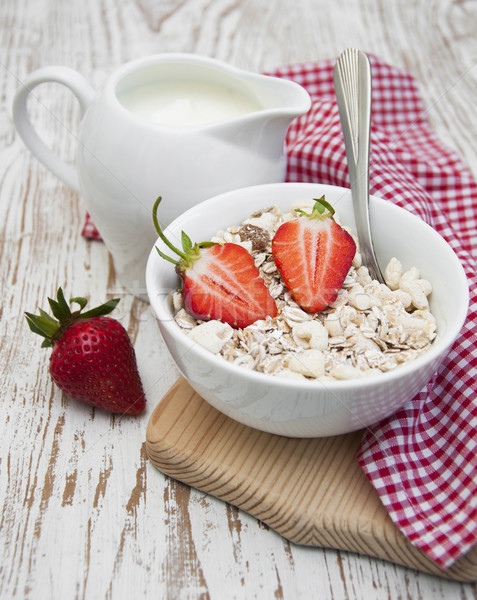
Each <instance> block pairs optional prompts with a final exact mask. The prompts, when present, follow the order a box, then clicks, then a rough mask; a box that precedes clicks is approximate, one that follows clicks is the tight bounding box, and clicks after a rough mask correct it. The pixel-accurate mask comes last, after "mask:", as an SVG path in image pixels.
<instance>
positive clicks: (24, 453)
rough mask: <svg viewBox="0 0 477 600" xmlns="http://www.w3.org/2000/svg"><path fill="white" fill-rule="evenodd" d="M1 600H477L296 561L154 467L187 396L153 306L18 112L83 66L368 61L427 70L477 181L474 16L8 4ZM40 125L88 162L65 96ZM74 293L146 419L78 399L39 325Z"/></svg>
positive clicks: (468, 12)
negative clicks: (126, 286) (114, 341)
mask: <svg viewBox="0 0 477 600" xmlns="http://www.w3.org/2000/svg"><path fill="white" fill-rule="evenodd" d="M0 27H1V29H0V36H1V49H2V52H1V69H0V82H1V102H2V107H1V112H0V136H1V145H0V156H1V160H0V186H1V188H0V211H1V212H0V232H1V233H0V242H1V260H2V263H1V278H2V312H1V321H0V328H1V329H0V336H1V353H2V356H1V360H0V373H1V384H2V385H1V403H2V404H1V406H2V414H3V418H2V419H1V426H0V447H1V467H0V469H1V471H0V494H1V500H0V502H1V507H2V515H1V525H0V526H1V530H0V565H1V566H0V597H1V598H2V600H3V599H10V598H32V599H35V600H37V599H62V600H63V599H69V598H86V599H92V598H113V599H122V598H125V599H126V598H128V599H129V598H131V597H134V598H142V597H144V598H167V599H169V598H170V599H176V598H180V599H182V598H191V599H195V598H212V599H214V600H215V599H220V600H221V599H224V598H225V599H228V598H237V599H247V600H248V599H251V598H260V599H262V598H264V599H268V598H275V599H276V598H290V599H295V598H304V599H312V598H320V599H323V598H334V599H341V598H350V599H366V600H371V599H373V598H389V599H397V598H412V599H419V598H425V599H431V598H432V600H439V599H441V600H444V599H446V600H449V599H451V598H460V599H462V600H468V599H470V598H475V597H476V596H477V586H476V585H471V584H466V585H461V584H458V583H450V582H447V581H445V580H442V579H439V578H436V577H432V576H428V575H424V574H422V573H419V572H415V571H412V570H408V569H404V568H401V567H397V566H394V565H392V564H387V563H384V562H381V561H378V560H373V559H369V558H367V557H363V556H357V555H352V554H347V553H344V552H338V551H334V550H327V549H326V550H322V549H310V548H303V547H298V546H294V545H291V544H289V543H288V542H286V541H285V540H283V539H282V538H281V537H279V536H278V535H277V534H276V533H275V532H273V531H271V530H269V529H268V528H266V527H265V526H263V525H261V524H260V523H259V522H257V521H256V520H255V519H253V518H252V517H250V516H248V515H246V514H243V513H241V512H239V511H238V510H236V509H234V508H232V507H230V506H227V505H226V504H224V503H222V502H221V501H219V500H216V499H214V498H211V497H208V496H206V495H204V494H202V493H199V492H197V491H195V490H191V489H190V488H188V487H186V486H185V485H182V484H180V483H178V482H174V481H172V480H170V479H168V478H167V477H165V476H163V475H162V474H161V473H160V472H158V471H157V470H155V469H154V468H153V467H152V466H151V465H150V464H149V463H148V461H147V459H146V456H145V446H144V440H145V429H146V424H147V421H148V419H149V416H150V414H151V412H152V410H153V408H154V406H155V405H156V404H157V402H158V401H159V400H160V399H161V397H162V396H163V395H164V393H165V392H166V391H167V390H168V389H169V387H170V386H171V385H172V384H173V383H174V381H175V380H176V378H177V375H178V373H177V371H176V369H175V367H174V364H173V362H172V360H171V358H170V357H169V356H168V354H167V351H166V350H165V348H164V347H163V345H162V343H161V340H160V338H159V334H158V331H157V329H156V326H155V323H154V322H153V319H152V317H151V315H150V312H149V306H148V305H147V304H145V303H142V302H141V301H140V300H137V299H135V298H133V297H132V296H131V295H128V294H126V293H125V291H124V290H123V289H122V288H121V286H120V284H119V283H118V281H117V280H116V278H115V274H114V271H113V268H112V264H111V260H110V259H109V257H108V255H107V252H106V250H105V248H104V246H103V245H102V244H101V243H95V242H86V241H85V240H84V239H82V238H81V237H80V231H81V227H82V222H83V215H84V206H83V204H82V200H81V198H78V197H77V195H76V194H75V193H73V192H72V191H71V190H69V189H68V188H67V187H66V186H65V185H63V184H62V183H60V182H59V181H58V180H57V179H56V178H55V177H54V176H53V175H51V174H50V173H49V172H47V170H46V169H45V168H44V167H42V166H41V165H40V164H39V163H38V162H37V161H36V160H35V159H34V158H33V157H32V156H31V155H30V153H29V152H28V151H27V150H26V148H25V147H24V145H23V143H22V142H21V140H20V139H19V137H18V136H17V135H16V134H15V131H14V128H13V124H12V121H11V116H10V105H11V100H12V97H13V94H14V91H15V89H16V88H17V86H18V84H19V82H20V81H22V79H23V78H24V77H25V76H26V75H27V74H28V73H29V72H31V71H32V70H34V69H36V68H39V67H41V66H45V65H48V64H63V65H66V66H70V67H73V68H76V69H78V70H80V71H81V72H82V73H83V74H84V75H85V76H86V77H87V78H89V79H90V81H91V82H92V84H93V85H94V86H98V85H100V84H101V83H102V81H103V79H104V78H105V77H106V75H107V74H109V73H110V72H111V71H112V70H113V69H114V68H116V67H117V66H119V65H120V64H122V63H123V62H125V61H127V60H130V59H133V58H136V57H139V56H141V55H144V54H150V53H156V52H175V51H183V52H196V53H199V54H204V55H208V56H213V57H216V58H219V59H221V60H225V61H228V62H230V63H232V64H235V65H236V66H239V67H242V68H246V69H250V70H255V71H262V70H267V69H271V68H274V67H276V66H278V65H281V64H286V63H298V62H303V61H315V60H320V59H324V58H333V57H335V56H337V55H338V54H339V53H340V51H341V50H343V49H344V48H346V47H348V46H356V47H359V48H361V49H363V50H364V51H366V52H370V53H374V54H376V55H378V56H379V57H381V58H382V59H384V60H385V61H387V62H389V63H391V64H393V65H396V66H399V67H403V68H406V69H408V70H409V71H411V72H412V73H414V75H415V76H416V77H417V79H418V80H419V81H420V82H421V84H422V94H423V97H424V99H425V102H426V105H427V107H428V110H429V118H430V119H431V121H432V123H433V125H434V127H435V129H436V131H437V133H438V134H439V135H440V137H441V138H442V139H443V140H444V141H446V142H447V143H448V144H450V145H452V146H453V147H454V148H456V149H457V150H458V151H459V152H460V153H461V155H462V157H463V159H464V160H465V161H466V163H467V164H468V165H469V167H470V168H471V170H472V172H473V173H474V175H475V176H477V158H476V156H477V141H476V140H477V112H476V110H475V99H476V96H477V67H476V61H477V36H476V34H475V32H476V31H477V2H475V1H474V0H454V1H452V0H425V1H424V0H394V1H390V0H346V1H345V0H343V1H342V2H337V1H336V0H294V1H292V0H288V1H287V0H275V1H272V2H271V1H270V0H241V1H238V0H136V1H135V2H133V1H132V0H125V1H120V0H116V1H114V2H113V1H112V0H82V1H81V2H78V1H73V0H61V2H58V1H57V0H4V1H3V2H2V3H1V4H0ZM38 95H39V101H36V102H32V103H31V114H32V117H33V119H34V121H35V123H36V124H37V126H38V128H39V129H40V131H41V132H42V135H43V136H44V137H45V138H46V139H47V140H48V141H49V143H50V145H51V146H52V147H53V148H54V150H55V151H56V152H57V153H59V154H61V155H62V156H64V157H68V158H70V159H73V157H74V153H75V131H76V130H77V126H78V119H79V109H78V106H77V104H76V102H75V100H74V99H73V97H72V96H71V95H70V94H68V92H67V91H65V89H63V88H61V87H60V86H55V85H45V86H43V87H42V88H39V89H38ZM59 285H62V286H63V287H64V289H65V292H66V293H67V295H70V296H73V295H87V296H88V297H89V298H90V299H91V302H101V301H103V300H104V299H106V298H109V297H112V296H119V297H121V299H122V301H121V303H120V305H119V308H118V309H117V311H116V313H115V316H116V318H118V319H119V320H121V322H122V323H123V324H124V325H125V327H126V328H127V329H128V331H129V333H130V336H131V338H132V340H133V342H134V344H135V347H136V352H137V356H138V361H139V364H140V368H141V371H142V375H143V379H144V384H145V388H146V391H147V395H148V408H147V410H146V412H145V413H144V414H143V415H141V416H140V417H138V418H133V417H124V418H118V417H112V416H109V415H107V414H104V413H100V412H99V411H94V410H92V409H89V408H86V407H84V406H82V405H79V404H78V403H76V402H74V401H72V400H70V399H68V398H67V397H65V396H63V395H62V394H61V393H60V392H59V391H58V390H57V389H56V388H54V387H53V385H52V383H51V381H50V378H49V374H48V356H49V351H45V350H41V349H40V340H36V339H34V336H33V334H31V333H30V332H29V330H28V328H27V325H26V322H25V320H24V318H23V311H25V310H35V309H36V307H37V306H42V307H45V308H46V306H47V303H46V298H47V296H51V295H53V294H54V293H55V291H56V289H57V287H58V286H59Z"/></svg>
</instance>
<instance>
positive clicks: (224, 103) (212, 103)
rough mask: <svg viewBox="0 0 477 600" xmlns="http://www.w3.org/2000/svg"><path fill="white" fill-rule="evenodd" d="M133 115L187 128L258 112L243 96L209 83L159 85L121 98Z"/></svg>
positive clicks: (171, 81)
mask: <svg viewBox="0 0 477 600" xmlns="http://www.w3.org/2000/svg"><path fill="white" fill-rule="evenodd" d="M119 100H120V102H121V104H122V105H123V106H124V107H125V108H127V109H128V110H130V111H131V112H133V113H134V114H136V115H138V116H140V117H142V118H143V119H146V120H148V121H152V122H153V123H159V124H162V125H169V126H174V127H187V126H189V127H190V126H197V125H205V124H207V123H213V122H215V121H223V120H226V119H231V118H234V117H238V116H240V115H244V114H248V113H251V112H255V111H257V110H260V108H261V107H260V105H259V104H258V102H256V101H255V100H252V99H251V98H250V97H248V96H246V95H245V94H243V93H241V92H239V91H237V90H233V89H231V88H229V87H225V86H223V85H219V84H216V83H213V82H208V81H179V80H177V81H174V80H170V81H161V82H155V83H150V84H147V85H141V86H138V87H135V88H133V89H131V90H128V91H125V92H123V93H121V94H120V96H119Z"/></svg>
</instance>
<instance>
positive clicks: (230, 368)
mask: <svg viewBox="0 0 477 600" xmlns="http://www.w3.org/2000/svg"><path fill="white" fill-rule="evenodd" d="M283 186H287V187H290V188H291V187H296V189H297V190H301V191H306V188H309V189H311V188H315V189H316V188H317V187H320V189H321V188H322V189H323V190H324V193H325V195H326V189H327V188H328V189H333V190H340V191H341V190H342V191H343V192H344V193H347V194H349V192H350V190H349V189H348V188H344V187H340V186H334V185H329V184H320V183H306V182H285V183H271V184H260V185H254V186H249V187H246V188H239V189H236V190H232V191H230V192H225V193H223V194H218V195H216V196H213V197H212V198H209V199H207V200H204V201H203V202H201V203H199V204H197V205H196V206H194V207H192V208H190V209H189V210H187V211H186V212H184V213H182V214H181V215H180V216H179V217H177V218H176V219H174V221H172V223H170V224H169V225H168V226H167V227H166V229H165V230H164V233H165V235H166V236H167V235H168V232H169V230H175V229H177V230H179V231H181V227H180V223H181V222H182V221H183V220H186V219H187V218H188V217H189V215H190V214H191V213H194V212H196V211H197V210H198V209H201V211H203V210H204V209H207V207H208V205H209V204H215V203H216V202H218V201H219V200H220V201H224V202H226V201H227V199H230V198H231V197H232V198H233V197H234V196H236V195H241V194H243V193H246V194H249V193H250V194H253V193H254V191H255V190H265V189H266V190H267V191H268V190H269V191H273V189H275V188H282V187H283ZM370 199H371V201H372V202H377V203H378V204H379V203H386V204H387V206H388V207H389V208H390V209H391V210H396V211H405V209H404V208H401V207H399V206H396V205H395V204H392V203H391V202H389V201H388V200H385V199H383V198H380V197H379V196H375V195H372V196H370ZM205 212H206V211H205ZM406 212H407V216H408V217H409V218H410V219H414V220H416V221H419V223H420V226H422V227H426V228H428V230H429V233H430V235H433V236H437V237H438V238H439V240H438V243H440V244H442V245H445V246H446V247H447V251H448V252H449V255H450V256H451V255H453V257H454V261H455V263H456V268H457V272H458V273H459V276H460V279H461V283H462V290H466V293H464V294H463V297H462V300H461V302H460V306H459V308H460V318H459V319H458V320H457V321H455V323H453V324H452V326H450V327H449V328H448V331H446V332H445V335H443V336H442V337H441V336H439V337H438V338H437V339H436V340H435V341H434V342H433V343H432V344H431V346H430V348H429V349H428V350H426V352H425V353H424V354H422V355H421V356H419V357H417V358H416V359H414V360H413V361H411V362H409V363H405V364H404V365H402V366H399V367H397V368H396V369H393V370H391V371H387V372H384V373H381V374H376V375H371V376H363V377H357V378H353V379H346V380H337V381H333V380H319V379H317V380H310V379H307V380H303V381H302V380H300V379H288V378H286V377H279V376H276V375H271V374H268V373H262V372H259V371H255V370H252V369H248V368H246V367H243V366H240V365H234V364H233V363H230V362H228V361H227V360H225V359H224V358H223V357H222V356H220V355H215V354H213V353H212V352H210V351H209V350H207V349H206V348H204V347H202V346H200V345H199V344H197V343H195V342H193V341H192V340H190V339H189V337H188V336H187V334H186V333H185V332H184V331H183V330H182V329H181V328H180V327H179V325H177V323H176V322H175V321H174V320H173V319H172V318H171V316H172V313H171V312H170V311H167V310H165V309H164V305H165V304H166V302H165V301H164V300H163V301H162V302H157V301H155V299H154V298H153V295H154V294H153V291H154V289H155V288H156V286H155V282H154V278H153V275H152V271H153V269H154V263H155V261H156V260H157V259H160V257H159V255H158V253H157V251H156V249H155V244H154V246H153V248H152V249H151V253H150V255H149V260H148V263H147V268H146V288H147V292H148V295H149V301H150V304H151V308H152V310H153V312H154V314H155V316H156V318H157V320H158V321H160V324H161V326H162V327H164V328H165V329H166V330H167V331H168V333H169V334H170V335H172V336H173V337H175V336H178V339H179V341H180V342H182V344H186V345H188V346H189V348H188V349H189V350H190V351H191V352H194V353H197V355H198V356H199V357H200V358H201V359H205V360H207V361H208V362H210V363H211V365H212V366H214V368H219V369H223V370H224V371H226V372H227V373H230V374H231V375H236V376H237V375H239V376H241V377H243V378H244V379H246V380H248V381H250V382H254V381H255V382H257V383H259V382H260V383H262V384H263V383H267V384H268V385H269V386H274V387H275V386H279V387H280V388H285V389H286V388H289V389H290V390H296V389H299V390H302V391H306V390H309V391H310V392H313V391H315V392H316V391H317V390H319V389H329V390H330V391H333V392H336V393H338V392H340V391H341V390H343V391H344V390H349V389H350V388H355V389H357V388H359V389H362V390H365V389H366V388H375V387H376V385H378V384H379V385H386V384H387V383H390V382H392V381H395V380H396V379H401V378H402V377H404V376H406V375H411V374H412V373H413V372H417V371H419V369H420V368H421V367H422V366H424V365H427V364H430V363H432V362H433V361H435V360H437V359H438V358H439V357H440V355H441V354H442V353H443V352H444V351H445V350H446V349H450V347H451V346H452V345H453V344H454V342H455V341H456V339H457V337H458V335H459V333H460V331H461V329H462V327H463V325H464V323H465V319H466V316H467V311H468V305H469V289H468V284H467V277H466V275H465V272H464V269H463V267H462V265H461V263H460V260H459V259H458V257H457V255H456V254H455V252H454V251H453V249H452V248H451V247H450V246H449V244H448V243H447V242H446V240H445V239H444V238H443V237H442V236H441V235H440V234H439V233H437V231H435V229H433V228H432V227H431V226H430V225H428V224H427V223H426V222H425V221H423V220H422V219H420V218H419V217H417V216H416V215H413V214H412V213H410V212H408V211H406ZM436 239H437V238H436ZM158 240H159V238H158ZM160 260H163V259H160ZM171 268H173V266H172V265H171ZM162 291H163V290H162ZM161 316H163V317H167V318H164V319H161Z"/></svg>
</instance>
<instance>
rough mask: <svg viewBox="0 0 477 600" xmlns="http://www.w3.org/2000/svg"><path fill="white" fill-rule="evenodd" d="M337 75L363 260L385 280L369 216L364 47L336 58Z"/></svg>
mask: <svg viewBox="0 0 477 600" xmlns="http://www.w3.org/2000/svg"><path fill="white" fill-rule="evenodd" d="M333 79H334V84H335V93H336V99H337V101H338V108H339V113H340V120H341V127H342V129H343V136H344V142H345V148H346V160H347V162H348V171H349V177H350V185H351V197H352V200H353V210H354V217H355V221H356V228H357V233H358V240H359V245H360V248H361V255H362V257H363V264H364V265H365V266H366V267H368V270H369V274H370V275H371V277H372V278H373V279H377V280H378V281H380V282H381V283H383V282H384V277H383V275H382V273H381V269H380V267H379V264H378V261H377V259H376V255H375V252H374V245H373V238H372V233H371V224H370V218H369V143H370V137H371V66H370V64H369V59H368V57H367V56H366V54H364V52H362V51H361V50H357V49H355V48H348V49H347V50H345V51H344V52H342V53H341V54H340V56H339V58H338V60H337V62H336V65H335V68H334V72H333Z"/></svg>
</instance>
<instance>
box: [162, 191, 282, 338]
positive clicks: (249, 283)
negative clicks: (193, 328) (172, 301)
mask: <svg viewBox="0 0 477 600" xmlns="http://www.w3.org/2000/svg"><path fill="white" fill-rule="evenodd" d="M160 201H161V198H160V197H159V198H158V199H157V200H156V202H155V204H154V208H153V211H152V214H153V220H154V226H155V227H156V230H157V233H158V234H159V237H160V238H161V239H162V241H163V242H164V243H165V244H166V245H167V246H168V247H169V248H170V249H171V250H172V251H173V252H175V253H176V254H177V255H178V256H179V260H174V259H173V258H171V257H169V256H167V255H166V254H164V253H163V252H161V251H160V250H159V249H158V248H157V247H156V250H157V252H158V253H159V255H160V256H162V258H165V259H166V260H168V261H170V262H172V263H173V264H175V265H176V271H177V273H178V274H179V276H180V278H181V279H182V299H183V302H184V307H185V309H186V310H187V311H188V312H189V314H191V315H192V316H194V317H195V318H197V319H201V320H204V321H209V320H212V319H217V320H219V321H223V322H224V323H228V324H229V325H231V326H232V327H235V328H243V327H247V326H248V325H251V324H252V323H254V322H255V321H257V320H259V319H265V318H266V317H267V316H269V317H272V318H273V317H276V315H277V312H278V311H277V306H276V304H275V300H274V299H273V298H272V296H271V295H270V292H269V291H268V289H267V287H266V286H265V282H264V281H263V279H262V278H261V277H260V272H259V270H258V269H257V267H256V266H255V263H254V260H253V258H252V255H251V254H250V253H249V252H247V250H245V248H243V247H242V246H239V245H238V244H232V243H225V244H215V243H214V242H201V243H199V244H192V242H191V240H190V238H189V237H188V236H187V235H186V234H185V233H184V232H182V250H179V249H178V248H176V247H175V246H173V245H172V244H171V242H170V241H169V240H168V239H167V238H166V237H165V235H164V233H163V232H162V230H161V227H160V225H159V222H158V219H157V208H158V206H159V203H160Z"/></svg>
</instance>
